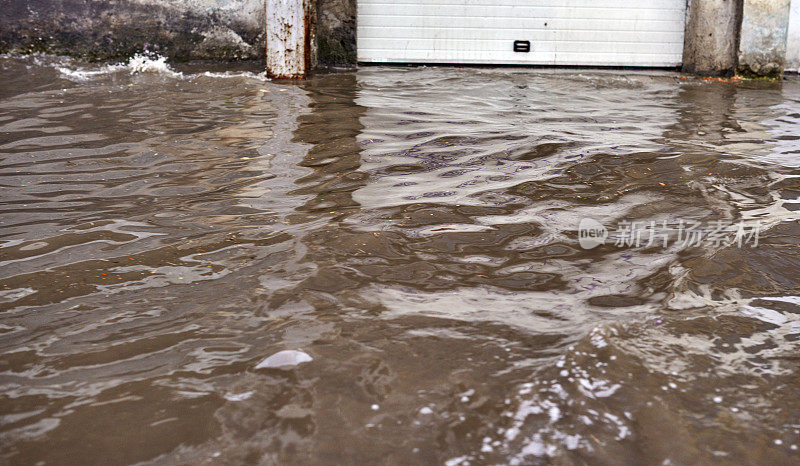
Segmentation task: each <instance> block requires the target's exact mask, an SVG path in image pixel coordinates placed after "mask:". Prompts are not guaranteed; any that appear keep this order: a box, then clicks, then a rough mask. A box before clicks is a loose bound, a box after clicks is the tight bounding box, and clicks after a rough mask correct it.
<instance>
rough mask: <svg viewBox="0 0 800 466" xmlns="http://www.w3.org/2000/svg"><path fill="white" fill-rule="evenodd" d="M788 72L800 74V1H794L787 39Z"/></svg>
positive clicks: (790, 12) (790, 13)
mask: <svg viewBox="0 0 800 466" xmlns="http://www.w3.org/2000/svg"><path fill="white" fill-rule="evenodd" d="M785 69H786V71H792V72H794V73H797V72H800V0H792V4H791V7H790V9H789V30H788V33H787V38H786V67H785Z"/></svg>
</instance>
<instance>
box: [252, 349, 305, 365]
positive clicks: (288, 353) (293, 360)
mask: <svg viewBox="0 0 800 466" xmlns="http://www.w3.org/2000/svg"><path fill="white" fill-rule="evenodd" d="M311 360H313V358H312V357H311V356H309V355H308V354H306V353H304V352H302V351H297V350H284V351H278V352H277V353H275V354H273V355H272V356H270V357H268V358H267V359H265V360H263V361H261V362H260V363H258V365H257V366H256V369H267V368H273V367H283V366H296V365H298V364H301V363H304V362H309V361H311Z"/></svg>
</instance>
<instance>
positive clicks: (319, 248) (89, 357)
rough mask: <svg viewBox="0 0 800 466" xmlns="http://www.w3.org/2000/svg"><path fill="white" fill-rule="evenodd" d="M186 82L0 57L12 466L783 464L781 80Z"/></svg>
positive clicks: (790, 376)
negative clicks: (641, 229)
mask: <svg viewBox="0 0 800 466" xmlns="http://www.w3.org/2000/svg"><path fill="white" fill-rule="evenodd" d="M140 61H141V60H140ZM195 68H198V67H197V66H194V65H193V66H188V67H184V68H183V69H178V68H175V69H174V70H173V69H170V68H168V67H167V66H166V65H164V64H163V63H157V62H153V61H147V60H145V61H143V62H141V63H138V64H136V63H131V64H129V65H128V66H102V65H87V64H79V63H74V62H71V61H69V60H66V59H62V58H58V57H46V56H44V57H42V56H40V57H33V58H14V57H3V58H1V59H0V80H2V83H3V84H2V85H0V98H1V99H2V100H0V176H1V178H0V186H1V187H0V189H2V191H0V192H2V200H1V202H0V209H2V213H0V222H1V223H0V232H1V233H0V266H1V269H0V353H1V354H0V454H1V455H2V458H4V459H3V461H4V462H10V463H18V464H32V463H38V462H46V463H55V464H62V463H72V464H86V463H100V464H103V463H105V464H119V463H135V462H143V461H144V462H157V463H170V464H174V463H200V462H218V463H223V464H225V463H263V464H273V463H294V464H331V463H345V464H346V463H349V464H400V463H403V464H406V463H440V464H441V463H445V462H447V463H448V464H451V465H454V464H497V463H512V464H537V463H545V462H555V463H558V464H564V463H601V464H609V463H630V464H641V463H651V464H656V463H658V464H662V463H663V464H667V463H665V462H668V464H698V463H709V462H722V463H751V464H752V463H782V464H788V463H797V462H798V461H800V454H799V452H798V445H800V434H799V432H800V421H799V420H798V419H800V378H799V377H800V375H799V374H800V358H798V354H800V353H799V352H798V350H799V349H800V290H798V287H800V269H799V267H800V222H798V216H797V214H796V211H797V210H798V209H800V86H798V85H797V84H796V83H793V82H791V81H784V82H782V83H757V82H750V83H748V82H738V83H737V82H734V83H728V82H704V81H700V80H695V79H693V78H686V77H681V76H679V75H676V74H671V73H656V72H649V73H648V72H641V73H632V72H629V71H624V72H623V71H580V70H561V71H559V70H531V69H489V68H481V69H468V68H446V67H440V68H425V67H417V68H380V67H369V68H363V69H361V70H359V71H358V72H349V73H329V74H318V75H316V76H314V77H312V78H311V79H309V80H307V81H304V82H298V83H291V82H269V81H266V80H264V79H262V78H261V75H260V74H257V73H244V72H237V73H222V72H219V71H217V72H213V73H209V72H203V70H202V69H199V68H198V69H195ZM584 217H590V218H593V219H597V220H598V221H600V222H602V223H604V224H605V225H606V226H608V227H609V230H613V226H614V225H617V224H618V223H619V222H621V221H623V220H627V221H650V220H657V221H663V220H670V221H671V220H676V219H692V220H697V221H702V222H712V221H716V220H724V221H725V222H730V223H733V222H739V221H747V222H751V223H752V222H760V225H761V230H760V237H759V243H758V245H757V246H756V247H752V244H751V245H749V246H747V245H746V246H745V247H741V248H740V247H736V246H725V245H724V244H719V245H716V246H714V245H708V244H703V245H701V246H696V245H695V246H692V245H685V246H682V245H679V244H678V243H677V242H676V243H675V244H669V245H668V246H667V247H662V246H660V245H658V244H656V245H651V246H649V247H647V246H646V245H642V246H640V247H619V246H616V245H615V244H614V242H613V241H609V242H607V243H606V244H605V245H602V246H600V247H597V248H594V249H591V250H586V249H583V248H581V247H580V246H579V242H578V231H577V230H578V222H579V221H580V219H581V218H584ZM283 350H295V351H301V352H303V353H305V354H306V355H307V356H308V357H310V358H311V360H310V361H305V362H301V363H300V364H298V365H296V366H282V367H279V368H275V367H269V366H271V365H272V364H271V363H262V361H264V359H265V358H267V357H269V356H271V355H273V354H275V353H277V352H279V351H283ZM293 354H294V355H297V354H299V353H293ZM304 359H308V358H306V357H303V358H301V359H300V361H302V360H304ZM271 361H275V359H272V360H271ZM295 362H297V361H295ZM259 363H262V364H259Z"/></svg>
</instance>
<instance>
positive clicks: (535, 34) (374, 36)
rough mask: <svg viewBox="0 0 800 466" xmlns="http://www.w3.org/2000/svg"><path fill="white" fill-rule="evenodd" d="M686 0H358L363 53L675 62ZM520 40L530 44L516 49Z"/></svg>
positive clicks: (371, 56)
mask: <svg viewBox="0 0 800 466" xmlns="http://www.w3.org/2000/svg"><path fill="white" fill-rule="evenodd" d="M685 10H686V0H648V1H641V0H561V1H558V0H528V1H523V0H402V1H401V2H399V3H398V2H388V1H387V0H359V1H358V60H359V61H361V62H386V63H403V62H407V63H476V64H492V63H495V64H543V65H609V66H677V65H679V64H680V63H681V54H682V52H683V29H684V21H685ZM515 40H529V41H530V42H531V51H530V52H528V53H521V52H514V51H513V42H514V41H515Z"/></svg>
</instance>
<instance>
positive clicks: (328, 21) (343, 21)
mask: <svg viewBox="0 0 800 466" xmlns="http://www.w3.org/2000/svg"><path fill="white" fill-rule="evenodd" d="M312 3H313V6H314V8H315V11H314V12H313V15H314V18H316V21H315V23H314V25H313V31H312V35H313V37H314V41H313V44H314V45H313V49H312V53H311V55H312V58H311V59H312V63H313V64H314V65H315V66H314V67H315V68H316V67H325V66H355V65H356V0H316V1H314V2H312Z"/></svg>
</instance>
